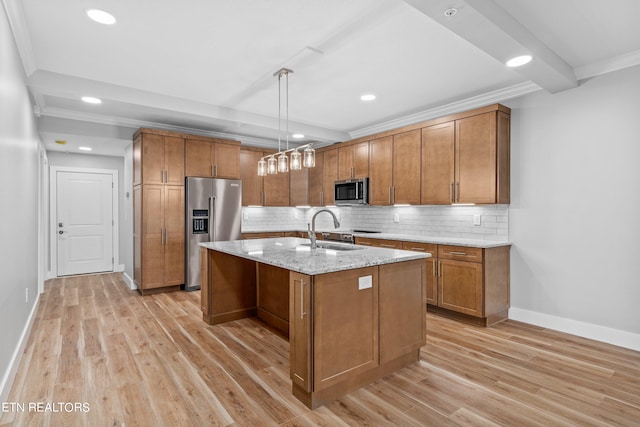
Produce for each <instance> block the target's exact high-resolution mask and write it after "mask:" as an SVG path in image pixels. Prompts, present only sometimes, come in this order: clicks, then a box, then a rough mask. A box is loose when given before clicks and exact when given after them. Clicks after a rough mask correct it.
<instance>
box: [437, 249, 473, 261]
mask: <svg viewBox="0 0 640 427" xmlns="http://www.w3.org/2000/svg"><path fill="white" fill-rule="evenodd" d="M438 257H439V258H444V259H455V260H459V261H471V262H482V260H483V257H482V248H470V247H467V246H448V245H438Z"/></svg>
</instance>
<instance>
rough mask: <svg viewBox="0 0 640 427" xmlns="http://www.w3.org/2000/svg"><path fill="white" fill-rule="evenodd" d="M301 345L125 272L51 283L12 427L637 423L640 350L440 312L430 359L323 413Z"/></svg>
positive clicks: (18, 387) (0, 424)
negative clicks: (207, 314) (309, 403)
mask: <svg viewBox="0 0 640 427" xmlns="http://www.w3.org/2000/svg"><path fill="white" fill-rule="evenodd" d="M288 357H289V343H288V341H287V340H286V339H285V338H284V337H282V336H281V335H278V334H276V333H274V332H273V331H272V330H271V329H269V328H268V327H267V326H265V325H264V324H263V323H262V322H260V321H259V320H257V319H242V320H238V321H234V322H229V323H227V324H223V325H215V326H209V325H207V324H206V323H205V322H203V321H202V316H201V313H200V292H197V291H196V292H173V293H167V294H158V295H149V296H140V295H139V294H138V293H137V292H134V291H131V290H130V289H129V288H128V287H127V285H126V283H125V281H124V280H123V279H122V275H121V274H120V273H111V274H103V275H89V276H76V277H65V278H59V279H53V280H49V281H47V282H46V284H45V293H44V294H42V295H41V296H40V300H39V303H38V307H37V309H36V315H35V320H34V325H33V328H32V331H31V334H30V336H29V338H28V340H27V344H26V348H25V352H24V354H23V356H22V359H21V361H20V366H19V368H18V373H17V375H16V378H15V380H14V383H13V387H12V390H11V392H10V394H9V399H10V401H12V402H41V403H47V402H48V403H53V402H55V401H59V400H64V401H71V400H80V401H85V402H86V403H87V404H88V405H90V408H91V410H90V412H88V413H52V412H33V411H32V412H16V411H14V412H5V413H2V414H1V417H0V427H5V426H7V427H9V426H11V427H15V426H31V425H42V426H48V425H79V426H123V425H125V426H132V425H139V426H171V427H173V426H179V425H184V426H196V425H252V426H253V425H266V426H278V425H280V426H345V425H358V426H360V425H372V426H381V425H393V426H395V425H403V426H404V425H407V426H411V425H425V426H444V425H446V426H457V425H460V426H474V425H478V426H494V425H500V426H513V425H517V426H529V425H532V426H533V425H536V426H539V425H544V426H548V425H549V426H550V425H553V426H569V425H570V426H581V427H582V426H636V425H638V420H640V353H639V352H636V351H632V350H629V349H623V348H619V347H615V346H611V345H608V344H605V343H600V342H596V341H592V340H588V339H586V338H581V337H575V336H571V335H568V334H564V333H561V332H558V331H551V330H548V329H545V328H541V327H538V326H534V325H527V324H524V323H520V322H514V321H510V320H508V321H505V322H502V323H499V324H497V325H495V326H493V327H491V328H481V327H476V326H470V325H467V324H463V323H460V322H457V321H454V320H451V319H447V318H443V317H438V316H435V315H433V314H431V313H428V314H427V344H426V345H425V346H424V347H422V349H421V352H420V358H421V360H420V361H419V362H417V363H414V364H412V365H410V366H408V367H406V368H404V369H402V370H400V371H397V372H395V373H392V374H390V375H388V376H386V377H385V378H382V379H380V380H377V381H375V382H374V383H373V384H370V385H369V386H367V387H364V388H362V389H360V390H357V391H355V392H352V393H350V394H349V395H347V396H344V397H343V398H341V399H338V400H336V401H335V402H332V403H330V404H328V405H326V406H323V407H321V408H318V409H316V410H314V411H311V410H309V409H308V408H307V407H306V406H304V405H303V404H302V403H301V402H300V401H299V400H297V399H296V398H295V397H293V395H292V394H291V380H290V378H289V360H288Z"/></svg>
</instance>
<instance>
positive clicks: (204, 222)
mask: <svg viewBox="0 0 640 427" xmlns="http://www.w3.org/2000/svg"><path fill="white" fill-rule="evenodd" d="M185 192H186V197H185V209H186V212H185V215H184V218H185V234H186V241H185V252H186V253H185V257H184V260H185V266H184V267H185V268H184V272H185V282H184V287H185V290H187V291H195V290H197V289H200V247H199V246H198V244H199V243H202V242H216V241H222V240H238V239H240V238H241V236H240V225H241V222H242V181H241V180H239V179H217V178H195V177H187V178H186V185H185Z"/></svg>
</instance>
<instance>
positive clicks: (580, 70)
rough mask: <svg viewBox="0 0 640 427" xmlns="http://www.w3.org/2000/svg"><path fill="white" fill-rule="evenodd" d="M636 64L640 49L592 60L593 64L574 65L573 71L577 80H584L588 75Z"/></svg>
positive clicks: (639, 58)
mask: <svg viewBox="0 0 640 427" xmlns="http://www.w3.org/2000/svg"><path fill="white" fill-rule="evenodd" d="M636 65H640V50H636V51H634V52H629V53H625V54H623V55H619V56H615V57H613V58H608V59H605V60H602V61H598V62H594V63H593V64H587V65H583V66H581V67H576V68H575V69H574V72H575V74H576V77H577V78H578V80H584V79H588V78H589V77H595V76H599V75H602V74H606V73H611V72H613V71H618V70H622V69H624V68H629V67H634V66H636Z"/></svg>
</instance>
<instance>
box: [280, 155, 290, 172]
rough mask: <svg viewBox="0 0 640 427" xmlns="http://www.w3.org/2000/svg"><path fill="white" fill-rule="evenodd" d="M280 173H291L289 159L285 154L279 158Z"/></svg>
mask: <svg viewBox="0 0 640 427" xmlns="http://www.w3.org/2000/svg"><path fill="white" fill-rule="evenodd" d="M278 172H289V158H288V157H287V155H286V154H284V153H282V154H280V155H279V156H278Z"/></svg>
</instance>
